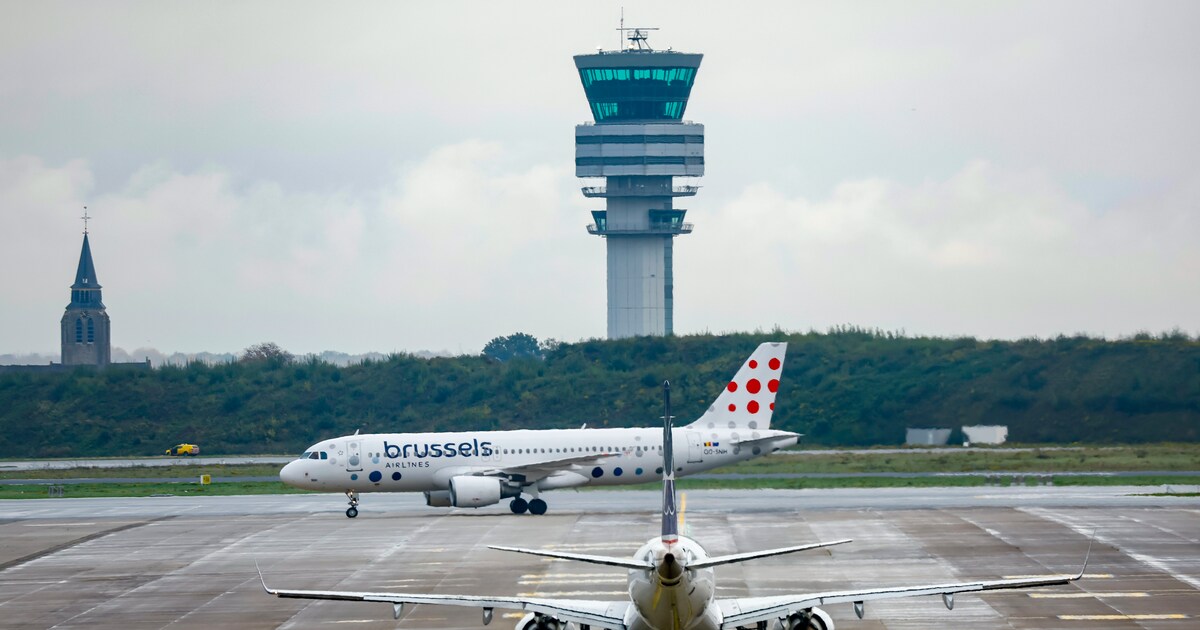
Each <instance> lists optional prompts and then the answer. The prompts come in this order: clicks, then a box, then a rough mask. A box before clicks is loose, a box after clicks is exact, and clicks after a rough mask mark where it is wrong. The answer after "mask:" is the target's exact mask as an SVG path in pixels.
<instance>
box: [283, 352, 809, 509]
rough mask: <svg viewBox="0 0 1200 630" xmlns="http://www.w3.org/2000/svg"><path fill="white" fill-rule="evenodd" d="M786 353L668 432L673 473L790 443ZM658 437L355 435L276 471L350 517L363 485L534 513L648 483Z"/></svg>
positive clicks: (430, 500)
mask: <svg viewBox="0 0 1200 630" xmlns="http://www.w3.org/2000/svg"><path fill="white" fill-rule="evenodd" d="M786 351H787V344H786V343H782V342H780V343H770V342H768V343H764V344H761V345H759V346H758V348H757V349H755V351H754V353H753V354H751V355H750V358H749V359H747V360H746V361H745V362H744V363H743V364H742V365H741V367H740V368H738V371H737V374H736V375H735V376H734V377H733V380H731V381H729V383H728V384H727V385H726V386H725V387H724V388H723V389H722V390H721V394H720V395H719V396H717V398H716V400H715V401H714V402H713V403H712V404H711V405H710V406H709V407H708V410H707V411H705V412H704V414H703V415H701V416H700V418H699V419H698V420H696V421H695V422H693V423H691V424H689V425H687V426H685V427H681V428H679V429H676V437H677V438H678V442H679V443H680V444H681V445H682V444H686V445H687V446H686V449H684V448H681V449H680V453H679V454H678V455H677V457H676V458H677V459H678V460H679V465H678V467H677V468H676V469H675V470H674V472H675V473H677V474H678V475H680V476H684V475H690V474H694V473H698V472H702V471H705V470H710V469H713V468H717V467H719V466H725V465H728V464H733V463H736V462H739V461H743V460H747V459H751V458H754V457H758V456H760V455H764V454H769V453H773V452H775V451H778V450H779V449H782V448H786V447H788V446H792V445H794V444H796V442H797V441H799V439H800V435H799V434H797V433H791V432H788V431H776V430H772V429H771V415H772V413H773V412H774V410H775V394H776V391H777V390H778V388H779V380H780V378H781V377H782V373H783V361H784V355H785V353H786ZM584 426H585V427H586V425H584ZM660 438H661V431H660V430H659V429H657V428H635V429H588V428H580V429H542V430H515V431H464V432H455V433H401V434H397V433H385V434H371V435H359V434H357V433H355V434H354V435H347V436H342V437H337V438H333V439H329V440H322V441H320V442H317V443H316V444H314V445H312V446H311V447H309V448H308V449H306V450H305V451H304V453H303V454H301V455H300V457H299V458H298V459H296V460H293V461H291V462H288V464H287V465H285V466H284V467H283V469H282V470H280V471H279V478H280V480H281V481H283V482H284V483H285V484H287V485H289V486H294V487H296V488H302V489H305V490H325V491H336V492H345V493H346V497H347V498H348V499H349V500H350V507H349V509H347V510H346V516H348V517H350V518H354V517H356V516H358V504H359V494H360V493H363V492H424V493H425V503H426V504H427V505H430V506H434V507H472V508H478V507H484V506H488V505H495V504H497V503H499V502H500V501H502V500H504V499H511V501H510V502H509V508H510V509H511V510H512V511H513V513H515V514H524V513H525V512H526V511H528V512H529V513H531V514H535V515H540V514H545V513H546V509H547V504H546V501H545V499H543V498H541V496H540V495H541V493H542V492H545V491H547V490H554V489H557V488H576V487H580V486H614V485H627V484H638V483H645V482H648V481H656V480H657V479H659V477H660V476H661V475H662V474H663V469H662V468H661V467H660V466H659V465H658V463H657V462H658V460H660V459H661V454H662V441H661V439H660ZM522 495H527V496H529V499H528V500H527V499H525V498H524V497H523V496H522Z"/></svg>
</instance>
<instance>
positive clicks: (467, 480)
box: [450, 475, 521, 508]
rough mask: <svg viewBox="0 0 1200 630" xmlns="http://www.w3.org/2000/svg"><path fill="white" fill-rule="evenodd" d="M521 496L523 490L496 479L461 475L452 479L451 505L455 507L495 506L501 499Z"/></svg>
mask: <svg viewBox="0 0 1200 630" xmlns="http://www.w3.org/2000/svg"><path fill="white" fill-rule="evenodd" d="M519 496H521V489H520V488H519V487H513V486H510V485H508V484H506V483H505V482H504V480H502V479H499V478H496V477H474V476H471V475H459V476H457V477H451V478H450V503H451V505H453V506H454V507H475V508H477V507H483V506H485V505H495V504H497V503H499V502H500V499H507V498H511V497H519Z"/></svg>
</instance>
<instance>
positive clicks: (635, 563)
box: [488, 545, 654, 571]
mask: <svg viewBox="0 0 1200 630" xmlns="http://www.w3.org/2000/svg"><path fill="white" fill-rule="evenodd" d="M488 549H495V550H497V551H511V552H513V553H527V554H529V555H531V556H544V557H546V558H557V559H559V560H574V561H576V562H587V563H590V564H603V565H605V566H610V567H621V568H622V569H638V570H641V571H644V570H646V569H653V568H654V565H653V564H651V563H649V562H643V561H641V560H637V559H634V558H615V557H612V556H593V555H589V554H585V553H568V552H565V551H546V550H544V549H522V548H521V547H502V546H500V545H488Z"/></svg>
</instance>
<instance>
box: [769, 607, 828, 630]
mask: <svg viewBox="0 0 1200 630" xmlns="http://www.w3.org/2000/svg"><path fill="white" fill-rule="evenodd" d="M775 627H776V628H782V630H833V617H830V616H829V613H827V612H825V611H824V610H821V609H820V608H815V607H814V608H809V609H808V610H805V611H801V612H798V613H796V614H794V615H792V616H791V617H788V618H787V619H784V620H783V623H776V624H775Z"/></svg>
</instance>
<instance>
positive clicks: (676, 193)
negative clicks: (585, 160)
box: [580, 186, 700, 197]
mask: <svg viewBox="0 0 1200 630" xmlns="http://www.w3.org/2000/svg"><path fill="white" fill-rule="evenodd" d="M580 190H582V191H583V196H584V197H693V196H695V195H696V193H697V192H700V187H699V186H674V187H672V188H671V192H669V193H664V192H663V191H662V190H661V189H637V188H619V189H615V190H613V191H612V192H611V193H610V192H609V191H608V187H607V186H584V187H583V188H580Z"/></svg>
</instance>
